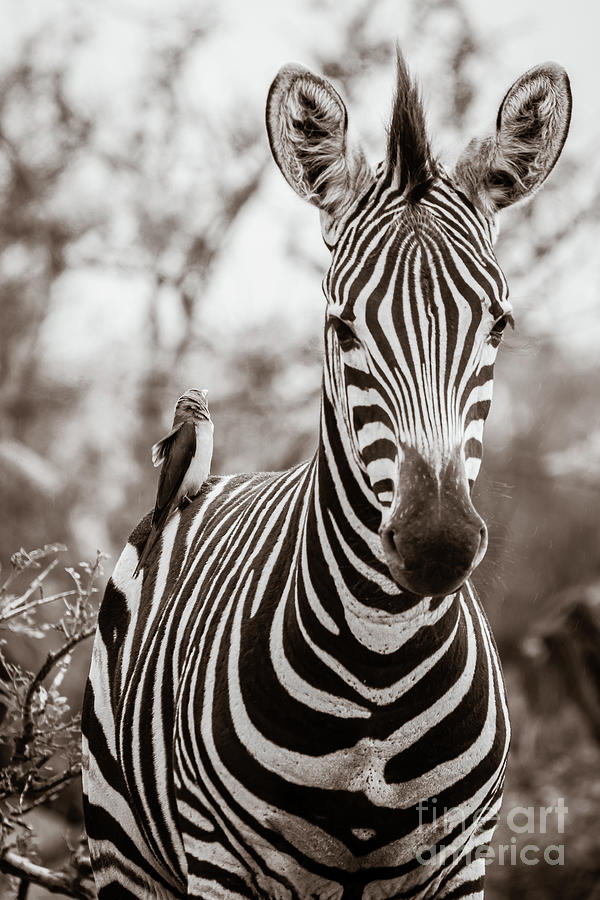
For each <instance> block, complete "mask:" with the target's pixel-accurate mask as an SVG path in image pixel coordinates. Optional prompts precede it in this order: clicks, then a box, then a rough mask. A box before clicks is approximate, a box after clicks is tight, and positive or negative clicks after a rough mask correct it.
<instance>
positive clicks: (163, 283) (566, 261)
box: [0, 0, 600, 900]
mask: <svg viewBox="0 0 600 900" xmlns="http://www.w3.org/2000/svg"><path fill="white" fill-rule="evenodd" d="M4 6H5V7H6V12H7V14H8V15H9V19H7V20H8V21H13V22H15V23H16V22H17V21H19V22H20V25H19V26H17V25H16V24H15V25H14V28H13V33H12V34H10V41H9V44H8V49H7V48H5V49H6V50H7V52H5V53H4V56H3V61H2V65H1V67H0V201H1V203H2V215H1V216H0V410H1V417H0V420H1V421H0V429H1V430H0V502H1V504H2V509H3V512H4V515H3V516H2V519H1V520H0V557H1V558H2V559H4V560H7V559H8V558H9V557H10V554H11V553H12V552H13V551H14V550H16V549H18V548H19V547H21V546H23V547H26V548H31V547H38V546H42V545H44V544H45V543H47V542H48V541H57V542H64V543H65V544H67V545H68V547H69V548H70V554H71V560H70V561H71V562H72V564H76V563H77V562H78V561H79V560H80V559H81V558H92V557H93V556H94V553H95V551H96V548H97V547H101V548H102V550H104V551H106V552H107V553H109V554H110V555H111V557H112V561H113V562H114V560H115V559H116V557H117V556H118V553H119V552H120V548H121V547H122V546H123V544H124V542H125V540H126V538H127V535H128V533H129V532H130V531H131V530H132V528H133V526H134V525H135V523H136V522H137V520H139V518H141V516H142V515H144V514H145V513H146V512H147V511H148V509H149V508H150V507H151V505H152V503H153V499H154V489H155V474H156V473H155V470H154V469H153V468H152V466H151V464H150V454H149V448H150V446H151V445H152V443H153V442H154V441H155V440H156V439H157V437H159V436H160V435H161V434H162V433H163V432H164V429H165V427H166V426H167V425H168V424H169V423H170V420H171V414H172V408H173V405H174V402H175V400H176V399H177V397H178V396H179V394H180V393H181V392H182V391H183V390H184V389H186V388H188V387H190V386H195V387H206V388H208V389H209V402H210V406H211V410H212V414H213V418H214V420H215V424H216V433H215V457H214V464H213V471H215V472H224V473H225V472H232V471H240V470H241V471H245V470H254V469H259V470H260V469H278V468H283V467H286V466H289V465H291V464H293V463H295V462H297V461H299V460H301V459H303V458H305V457H306V456H308V455H310V454H311V453H312V451H313V450H314V447H315V444H316V434H317V421H318V403H319V385H320V359H321V352H322V351H321V327H322V315H323V301H322V296H321V292H320V290H319V281H320V278H321V277H322V275H323V274H324V272H325V269H326V265H327V251H326V249H325V248H324V246H323V245H322V243H321V240H320V235H319V229H318V221H317V214H316V213H315V211H314V210H312V209H311V208H310V207H308V206H307V205H303V204H301V203H300V201H297V200H296V198H294V197H293V195H292V193H291V192H290V191H289V188H288V187H287V186H286V185H285V184H284V182H283V179H281V176H280V174H279V172H278V171H277V170H276V167H275V166H274V164H273V163H272V162H271V161H270V156H269V151H268V146H267V141H266V136H265V131H264V126H263V108H264V100H265V97H266V92H267V89H268V85H269V83H270V80H271V78H272V77H273V75H274V73H275V71H276V70H277V68H278V66H279V65H281V64H282V63H284V62H286V61H287V60H288V58H301V59H302V61H303V62H304V63H306V64H307V65H310V66H311V67H312V68H314V69H315V70H318V71H320V72H322V73H324V74H325V75H327V76H328V77H330V78H332V79H333V80H334V81H335V83H336V84H337V86H338V87H339V88H340V90H341V91H342V93H343V94H344V96H345V98H346V100H347V101H348V105H349V109H350V121H351V127H352V126H353V127H354V130H355V132H358V133H359V134H360V136H361V138H362V140H363V143H364V145H365V147H366V149H367V151H368V153H369V155H370V156H371V158H372V159H373V160H374V161H376V160H377V159H378V158H380V156H381V154H382V152H383V146H384V123H385V121H386V115H387V109H388V107H389V104H390V100H391V94H392V88H393V83H392V82H393V55H394V41H395V40H396V38H399V39H400V41H401V44H402V48H403V50H404V52H405V54H406V55H407V57H408V60H409V62H410V64H411V66H412V68H413V70H414V71H416V72H417V73H418V74H419V76H420V78H421V80H422V83H423V90H424V94H425V99H426V105H427V107H428V109H429V118H430V123H431V130H432V132H433V135H434V147H436V148H438V149H439V150H440V151H441V152H442V155H443V157H444V159H445V161H446V162H447V163H448V164H452V163H453V161H454V159H455V158H456V155H457V154H458V152H459V151H460V149H461V148H462V146H464V144H465V143H466V142H467V141H468V140H469V139H470V138H471V137H472V136H473V135H474V134H477V133H479V134H481V133H482V131H483V130H484V129H486V128H487V129H489V128H491V127H493V123H494V117H495V111H496V109H497V107H498V103H499V101H500V99H501V97H502V91H503V90H504V89H505V88H506V87H507V86H508V85H509V84H510V83H511V81H512V80H513V79H514V78H515V77H516V76H518V75H519V74H520V72H521V71H522V69H523V68H524V67H526V66H528V65H532V64H534V63H535V62H537V61H539V60H538V59H537V58H535V57H534V58H528V59H527V61H526V63H525V66H521V67H520V68H517V69H515V68H513V67H512V65H513V64H512V62H511V59H512V57H511V56H510V54H507V52H506V50H507V48H509V47H510V46H511V42H513V41H514V37H515V34H517V33H518V34H520V35H521V37H523V28H522V26H521V25H520V24H519V22H518V21H516V20H515V23H514V26H511V27H505V28H504V29H503V30H500V32H498V30H497V29H491V28H490V29H486V28H485V26H484V24H482V22H481V17H479V18H477V17H476V16H475V14H474V9H475V4H474V3H473V2H467V0H463V2H461V0H410V2H409V0H406V2H404V3H402V4H398V3H393V2H391V0H369V2H364V0H352V2H348V3H346V4H343V5H341V4H339V3H335V2H334V0H302V2H298V3H297V4H295V5H294V7H293V9H292V8H291V7H290V8H287V7H286V9H285V11H284V10H283V8H282V7H283V5H280V6H276V5H274V4H272V3H270V2H269V0H262V2H261V3H258V4H249V5H248V6H249V7H252V8H251V9H248V8H246V6H242V4H240V3H239V2H236V0H228V2H224V3H223V4H221V5H219V6H218V5H217V4H215V3H212V2H210V3H209V2H202V0H198V2H195V3H193V4H192V3H188V2H185V0H178V2H174V3H172V4H168V5H167V4H165V3H162V2H159V0H153V2H148V3H142V2H136V0H130V2H126V0H121V2H119V0H111V2H106V3H104V4H101V5H95V6H93V5H92V4H80V3H75V2H72V0H52V2H51V3H48V4H47V5H45V6H44V8H43V10H42V9H41V8H40V7H39V5H36V4H31V3H27V2H22V3H19V4H17V3H13V2H11V0H4ZM9 7H10V8H11V9H9ZM17 8H18V10H19V13H20V17H18V16H17V12H16V11H17ZM11 10H12V13H13V14H14V15H13V17H12V18H11V17H10V13H11ZM9 31H10V29H9ZM5 44H6V38H5ZM575 101H576V103H577V95H576V96H575ZM575 110H576V113H577V106H576V107H575ZM584 123H585V124H584ZM599 128H600V126H598V120H597V118H596V117H594V116H591V115H590V114H589V111H588V112H587V114H586V112H585V110H584V111H583V114H580V115H579V118H577V115H576V117H575V118H574V121H573V128H572V133H571V137H570V139H569V141H568V142H567V146H566V150H565V153H564V155H563V158H562V159H561V161H560V163H559V165H558V167H557V170H556V172H555V173H554V174H553V175H552V177H551V179H550V180H549V182H548V184H547V185H546V186H545V187H544V189H543V191H542V192H541V193H540V194H539V196H536V198H534V200H533V201H532V202H531V203H530V204H529V205H526V206H523V207H518V208H516V209H514V210H512V211H511V212H509V213H507V214H506V216H505V218H504V219H503V221H502V232H501V236H500V239H499V242H498V247H497V253H498V257H499V259H500V262H501V264H502V266H503V268H504V271H505V272H506V274H507V277H508V279H509V283H510V285H511V292H512V298H513V303H514V307H515V318H516V320H517V329H516V331H515V333H514V335H513V334H511V335H510V336H509V337H508V339H507V341H506V346H505V347H504V348H503V350H502V352H501V354H500V358H499V361H498V364H497V375H496V388H495V391H496V394H495V401H494V404H493V406H492V413H491V416H490V421H489V424H488V427H487V433H486V441H485V459H484V467H483V471H482V474H481V476H480V479H479V483H478V485H477V487H476V504H477V505H478V507H479V509H480V511H481V512H482V513H483V515H484V516H485V517H486V519H487V521H488V524H489V526H490V548H489V551H488V554H487V558H486V560H485V562H484V564H483V565H482V566H481V568H480V570H479V571H478V573H477V577H476V581H477V584H478V587H479V588H480V591H481V593H482V596H483V597H484V600H485V607H486V610H487V612H488V615H489V617H490V619H491V622H492V625H493V628H494V632H495V635H496V638H497V641H498V644H499V647H500V650H501V654H502V657H503V660H504V664H505V668H506V673H507V681H508V685H509V693H510V702H511V708H512V717H513V725H514V729H515V740H514V752H513V758H512V765H511V767H510V770H509V779H508V789H507V804H509V805H510V804H512V805H521V806H528V805H539V804H542V803H543V804H545V805H550V804H551V803H553V802H556V799H557V798H558V797H559V796H563V797H564V798H565V802H566V804H567V806H568V807H569V816H568V818H567V829H566V833H565V835H564V843H565V847H566V859H565V866H564V867H561V868H555V867H548V866H546V865H544V864H541V865H537V866H532V867H526V866H523V865H517V866H504V867H501V866H498V865H491V866H490V870H489V872H490V874H489V880H490V889H489V896H490V897H491V898H492V900H495V898H500V897H528V898H533V900H535V898H537V897H540V898H541V897H546V898H549V897H556V898H561V900H571V898H573V900H575V898H591V897H598V896H600V893H594V891H595V890H597V891H600V888H598V887H597V886H598V885H599V884H600V863H599V862H598V859H600V856H599V854H598V850H599V849H600V837H599V836H598V828H597V819H598V816H597V807H598V801H599V799H600V796H599V795H600V787H599V782H598V774H597V773H598V763H599V761H600V760H599V756H598V743H597V740H598V734H599V732H598V728H600V726H599V724H598V723H599V722H600V718H599V715H600V714H599V700H598V681H599V677H598V676H599V675H600V673H599V672H598V670H597V669H596V671H595V674H596V679H595V680H594V678H593V674H594V671H593V665H594V664H595V663H594V660H593V655H594V646H595V650H596V653H597V650H598V645H597V644H596V645H594V644H593V642H592V647H591V649H590V647H587V649H586V648H583V649H582V645H581V638H582V635H589V634H590V629H592V633H593V622H594V618H593V616H592V620H591V621H587V620H585V616H583V618H582V617H581V616H579V618H577V617H575V619H573V618H571V619H569V611H570V610H572V609H573V607H574V606H575V607H576V608H578V607H577V604H580V606H581V608H583V609H588V610H589V609H591V610H595V611H597V607H598V602H599V598H600V586H599V585H600V548H599V537H598V535H599V533H600V529H599V528H598V524H599V523H598V501H599V498H600V413H599V405H598V386H599V384H600V378H599V376H600V356H599V354H598V342H599V340H600V317H599V316H598V312H599V299H598V284H599V277H598V276H599V274H600V272H599V270H600V257H599V256H598V254H597V250H596V248H597V247H598V245H599V242H600V203H599V195H600V158H599V157H598V154H597V153H596V152H595V148H596V147H597V141H598V137H599V134H598V129H599ZM582 615H583V614H582ZM582 623H583V624H582ZM561 648H562V649H561ZM8 653H9V655H12V657H13V658H15V659H18V661H19V662H20V663H21V664H22V665H24V666H26V667H27V668H29V669H31V670H32V671H33V670H35V669H36V667H38V668H39V663H40V659H41V658H42V657H43V648H40V647H39V646H37V644H36V642H35V641H33V640H31V639H29V638H28V637H27V635H22V636H20V638H19V640H18V641H17V640H14V639H13V640H11V642H10V646H9V647H8ZM586 653H587V656H586ZM80 657H81V658H80ZM590 659H591V660H592V661H591V662H590ZM596 661H597V656H596ZM86 667H87V657H86V655H85V653H83V654H80V655H79V657H78V658H77V660H76V661H75V663H74V664H73V666H72V667H71V670H70V671H69V673H68V676H67V678H66V679H65V685H67V687H66V688H65V690H67V693H70V698H71V702H72V705H74V707H76V706H77V704H78V702H79V699H80V694H81V690H82V684H83V681H84V678H85V674H86ZM577 679H580V680H581V683H582V684H583V686H584V687H583V688H582V691H580V692H579V694H578V693H577V691H574V690H573V689H572V688H573V681H574V680H575V681H576V680H577ZM569 685H570V688H569ZM582 692H583V695H585V697H584V698H583V699H582ZM594 704H596V705H595V706H594ZM78 803H79V801H78V797H77V790H76V789H75V790H73V791H72V792H71V794H70V795H69V797H68V798H67V799H66V800H65V799H64V798H63V799H62V801H60V803H59V804H58V806H57V807H56V808H54V809H48V810H47V811H46V813H47V816H48V820H47V823H46V824H45V825H44V823H42V826H41V827H40V828H39V829H38V832H39V836H40V840H39V847H40V854H41V857H42V859H44V860H45V861H50V862H52V860H53V859H54V858H59V857H60V854H61V853H64V852H65V851H64V847H62V845H61V840H60V837H57V834H58V833H59V832H60V822H61V821H62V819H61V817H65V816H66V817H67V818H68V819H71V820H73V819H75V820H76V819H77V817H78V815H79V806H78ZM36 814H37V815H38V817H39V816H40V815H42V813H41V812H40V810H37V812H36ZM57 823H58V824H57ZM510 836H511V834H510V832H507V830H506V826H505V825H502V826H501V828H500V830H499V836H498V839H497V842H498V841H500V840H504V841H505V842H506V841H509V840H510ZM544 841H545V842H546V843H548V844H550V843H553V842H556V841H553V840H552V836H551V835H539V836H538V837H537V843H541V844H542V845H543V842H544ZM531 842H533V843H536V839H535V837H531ZM63 844H64V841H63ZM61 847H62V849H61ZM35 890H36V889H32V890H31V891H30V895H29V896H30V897H35V896H40V897H41V896H45V894H43V892H39V894H36V893H35Z"/></svg>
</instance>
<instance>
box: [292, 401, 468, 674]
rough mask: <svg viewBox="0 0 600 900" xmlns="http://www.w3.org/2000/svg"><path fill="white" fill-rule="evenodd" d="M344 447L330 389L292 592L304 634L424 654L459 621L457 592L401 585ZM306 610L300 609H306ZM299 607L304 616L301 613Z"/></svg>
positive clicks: (376, 652) (380, 651)
mask: <svg viewBox="0 0 600 900" xmlns="http://www.w3.org/2000/svg"><path fill="white" fill-rule="evenodd" d="M369 493H370V490H369V488H368V485H367V484H366V482H365V480H364V478H363V476H362V473H361V470H360V469H359V467H358V466H357V464H356V462H355V461H354V459H353V458H352V455H351V452H349V451H348V448H347V446H345V441H344V439H343V438H342V436H341V434H340V429H339V427H338V424H337V422H336V420H335V417H334V414H333V407H332V404H331V403H330V402H329V400H328V397H327V395H326V393H324V395H323V401H322V406H321V428H320V438H319V447H318V450H317V454H316V457H315V460H314V461H313V464H312V467H311V485H310V490H309V491H308V499H307V507H306V512H305V517H304V527H303V529H302V535H301V540H300V549H299V556H298V564H297V579H296V590H295V592H294V593H295V598H294V606H295V613H294V614H293V615H294V618H299V619H300V620H301V622H300V626H301V627H300V628H299V633H300V634H302V635H303V636H304V638H305V639H308V638H309V637H310V636H309V635H308V634H307V631H309V630H310V629H309V625H308V624H307V623H310V622H312V623H313V625H314V628H315V631H316V632H318V631H319V630H322V629H326V630H327V631H328V632H330V633H331V635H335V636H339V642H338V641H336V642H334V645H338V644H339V646H340V647H343V648H344V655H346V654H347V653H348V652H349V650H350V649H351V648H353V651H352V653H350V654H349V655H350V656H352V658H356V656H357V655H358V656H359V657H362V659H363V661H364V662H365V664H368V660H369V659H371V662H373V663H375V664H377V665H379V664H380V663H381V656H382V655H385V656H389V657H391V656H393V655H394V654H395V653H397V652H398V651H399V650H401V648H402V647H404V646H405V645H414V644H415V641H413V639H414V638H415V637H416V635H417V634H418V636H419V639H418V641H417V642H416V643H418V645H419V655H420V654H421V653H422V652H429V651H430V649H431V644H437V643H438V641H439V639H440V634H442V633H445V632H447V628H448V622H449V620H450V619H451V618H452V619H454V620H456V617H457V609H456V607H457V606H458V601H457V599H456V595H451V596H449V597H446V598H443V599H442V600H440V599H439V598H436V599H434V600H432V598H429V597H426V598H418V597H415V596H414V595H412V594H409V593H407V592H403V591H402V590H401V589H400V588H398V586H397V585H396V584H395V582H394V581H393V580H392V578H391V576H390V573H389V570H388V569H387V567H386V565H385V562H384V556H383V550H382V547H381V541H380V538H379V534H378V527H379V524H380V512H379V510H378V509H377V507H376V505H375V502H374V500H372V499H371V497H372V494H371V497H370V496H369ZM303 609H304V610H305V611H306V613H305V614H304V615H302V610H303ZM298 612H299V613H300V615H299V616H298V615H297V614H298Z"/></svg>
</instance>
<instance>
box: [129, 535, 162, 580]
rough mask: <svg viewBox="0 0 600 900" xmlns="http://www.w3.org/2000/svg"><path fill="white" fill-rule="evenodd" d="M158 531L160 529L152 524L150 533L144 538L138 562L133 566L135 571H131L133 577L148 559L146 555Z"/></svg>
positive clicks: (153, 543) (152, 545)
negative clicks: (144, 541)
mask: <svg viewBox="0 0 600 900" xmlns="http://www.w3.org/2000/svg"><path fill="white" fill-rule="evenodd" d="M159 531H160V529H159V528H157V527H156V525H153V526H152V528H151V529H150V534H149V535H148V537H147V538H146V543H145V544H144V549H143V550H142V554H141V556H140V558H139V560H138V564H137V566H136V567H135V571H134V573H133V577H134V578H137V577H138V575H139V574H140V571H141V570H142V569H143V567H144V565H145V563H146V560H147V559H148V555H149V554H150V551H151V550H152V548H153V547H154V545H155V543H156V539H157V538H158V535H159Z"/></svg>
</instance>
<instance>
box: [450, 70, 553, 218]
mask: <svg viewBox="0 0 600 900" xmlns="http://www.w3.org/2000/svg"><path fill="white" fill-rule="evenodd" d="M570 120H571V88H570V84H569V78H568V76H567V73H566V72H565V70H564V69H563V68H562V67H561V66H559V65H558V64H557V63H553V62H547V63H542V65H539V66H536V67H535V68H533V69H529V71H528V72H525V74H524V75H522V76H521V77H520V78H518V79H517V81H515V83H514V84H513V86H512V87H511V88H510V89H509V91H508V93H507V94H506V96H505V97H504V100H503V101H502V103H501V104H500V109H499V110H498V117H497V119H496V134H495V135H494V136H492V137H488V138H485V139H484V140H473V141H471V143H470V144H469V145H468V146H467V147H466V149H465V150H464V152H463V154H462V156H461V157H460V159H459V160H458V163H457V165H456V169H455V172H454V178H455V180H456V181H457V183H458V184H459V186H460V187H461V188H462V189H463V190H464V191H465V193H466V194H467V195H468V196H469V197H470V199H471V200H472V201H473V202H474V203H475V205H476V206H478V207H479V208H480V209H481V210H482V211H483V212H484V213H485V214H486V215H487V216H489V217H493V216H494V215H495V213H496V212H498V210H500V209H503V208H504V207H505V206H510V204H511V203H515V202H516V201H517V200H523V199H524V198H526V197H529V196H530V195H531V194H533V193H534V191H536V190H537V189H538V188H539V187H540V185H541V184H542V183H543V182H544V181H545V180H546V178H547V177H548V175H549V174H550V172H551V171H552V169H553V167H554V164H555V162H556V160H557V159H558V157H559V156H560V153H561V150H562V148H563V145H564V143H565V140H566V137H567V133H568V131H569V123H570Z"/></svg>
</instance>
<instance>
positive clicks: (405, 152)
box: [387, 49, 438, 203]
mask: <svg viewBox="0 0 600 900" xmlns="http://www.w3.org/2000/svg"><path fill="white" fill-rule="evenodd" d="M396 64H397V68H396V71H397V80H396V94H395V96H394V105H393V107H392V116H391V119H390V124H389V128H388V143H387V166H388V172H389V173H390V174H391V176H392V177H395V180H396V182H397V184H398V187H399V188H400V190H402V191H405V192H406V199H407V200H408V202H410V203H417V202H418V201H419V200H420V199H421V198H422V197H423V196H424V195H425V193H426V192H427V190H428V188H429V187H430V185H431V183H432V181H433V179H434V178H435V176H436V175H437V173H438V167H437V163H436V161H435V159H434V157H433V156H432V153H431V147H430V145H429V137H428V135H427V126H426V123H425V113H424V111H423V104H422V102H421V96H420V93H419V89H418V87H417V85H416V84H415V83H414V82H413V80H412V79H411V77H410V73H409V71H408V68H407V66H406V62H405V61H404V57H403V56H402V53H401V52H400V50H399V49H397V51H396Z"/></svg>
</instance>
